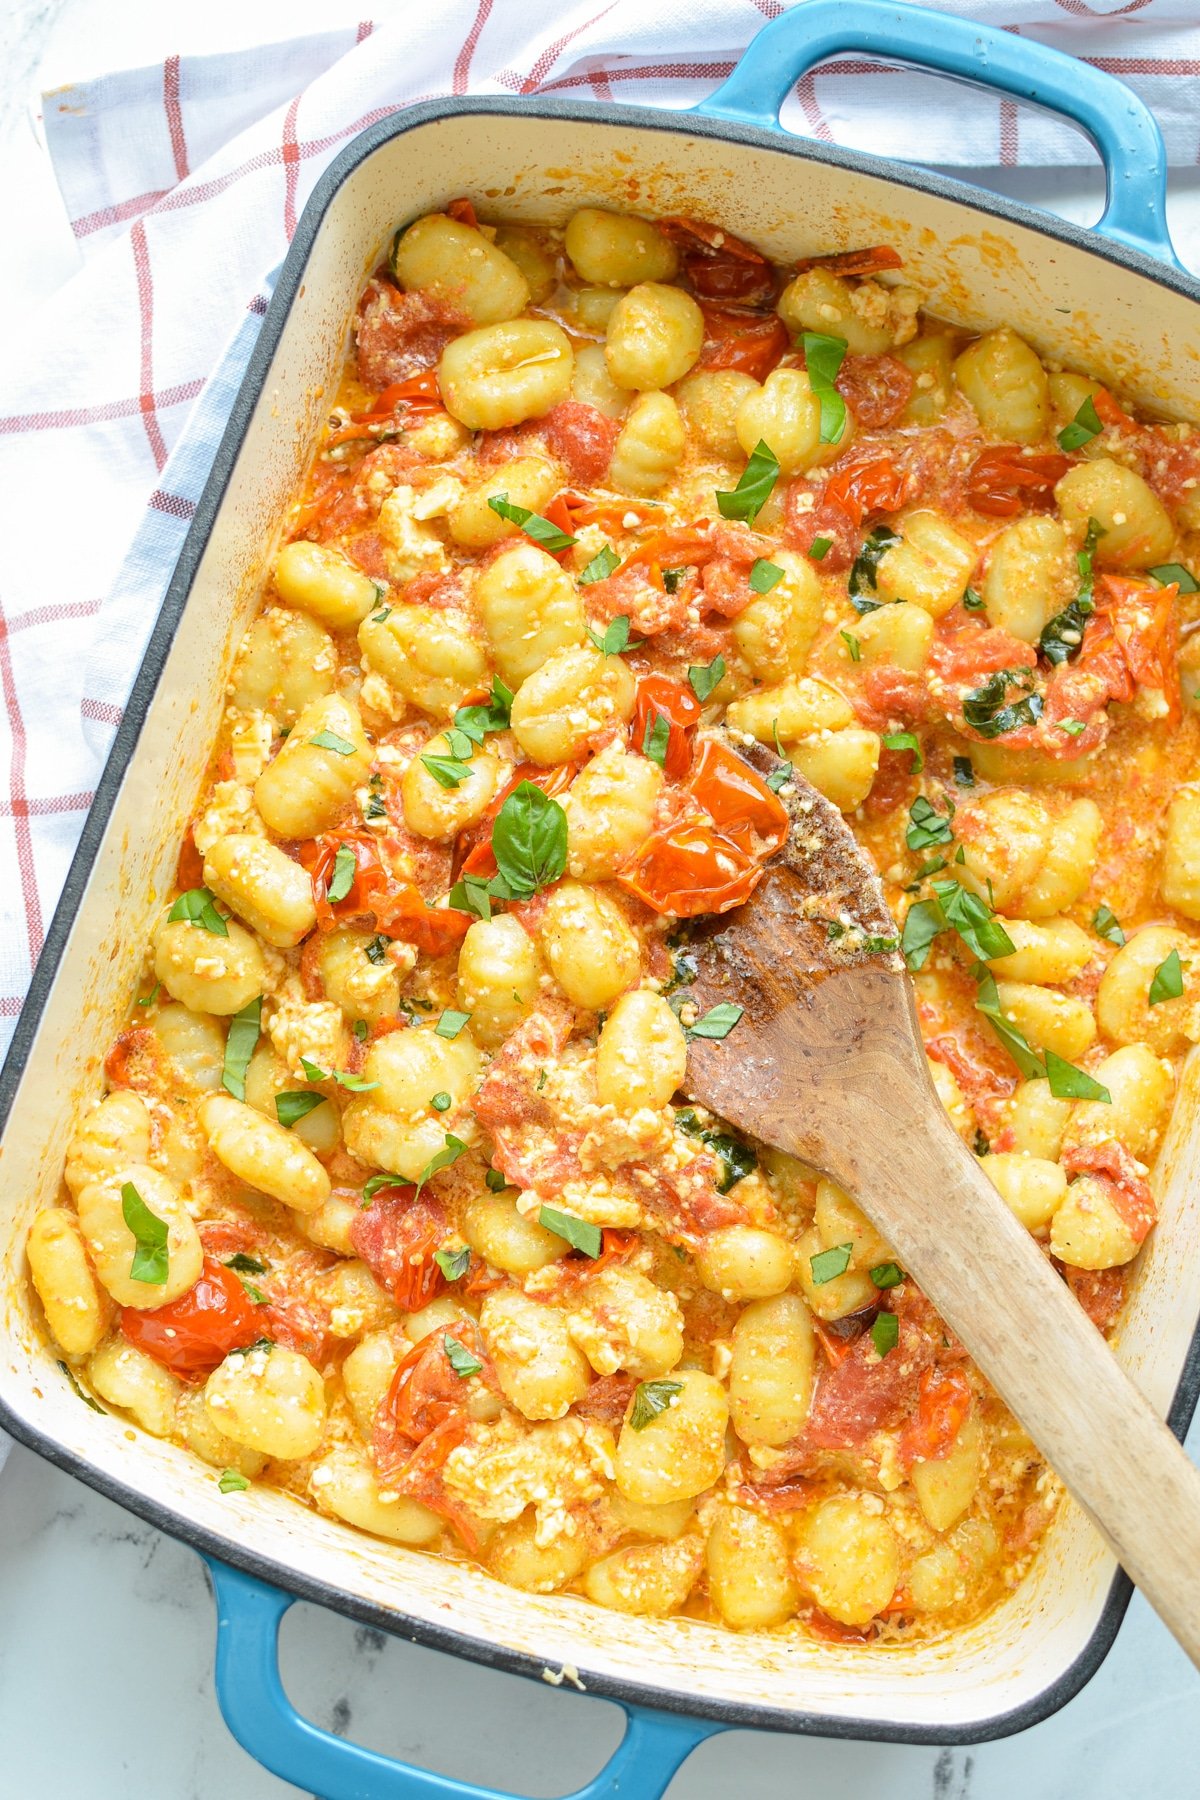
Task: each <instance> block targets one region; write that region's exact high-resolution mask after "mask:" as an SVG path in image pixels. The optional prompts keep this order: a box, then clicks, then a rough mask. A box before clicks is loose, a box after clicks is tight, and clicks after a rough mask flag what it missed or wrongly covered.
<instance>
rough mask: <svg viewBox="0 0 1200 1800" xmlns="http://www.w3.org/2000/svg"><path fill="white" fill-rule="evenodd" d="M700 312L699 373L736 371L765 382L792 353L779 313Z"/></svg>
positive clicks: (714, 309) (710, 309) (706, 308)
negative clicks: (701, 324)
mask: <svg viewBox="0 0 1200 1800" xmlns="http://www.w3.org/2000/svg"><path fill="white" fill-rule="evenodd" d="M700 310H701V312H702V313H703V314H704V348H703V350H701V352H700V361H699V364H698V365H697V366H698V367H699V368H701V369H738V370H740V371H741V373H742V374H743V375H752V376H753V377H754V379H755V381H765V380H766V378H767V376H768V375H769V374H770V373H771V370H772V369H773V368H774V367H775V365H776V364H777V363H778V362H779V360H780V358H781V357H784V356H786V355H787V353H788V351H789V350H790V349H791V346H792V340H791V338H790V337H789V335H788V328H787V326H786V325H785V324H784V322H783V320H782V319H781V318H780V317H779V314H778V313H762V312H752V311H751V310H750V309H749V308H746V307H724V306H702V307H701V309H700Z"/></svg>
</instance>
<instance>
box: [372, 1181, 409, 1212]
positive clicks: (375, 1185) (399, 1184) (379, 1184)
mask: <svg viewBox="0 0 1200 1800" xmlns="http://www.w3.org/2000/svg"><path fill="white" fill-rule="evenodd" d="M411 1186H412V1183H411V1182H409V1181H405V1179H404V1177H403V1175H372V1176H371V1178H370V1180H369V1181H368V1182H367V1183H366V1184H365V1186H364V1187H363V1191H362V1197H363V1205H364V1206H366V1205H367V1203H368V1201H371V1200H373V1199H374V1198H375V1196H376V1194H378V1193H379V1192H380V1190H381V1189H382V1188H403V1187H411Z"/></svg>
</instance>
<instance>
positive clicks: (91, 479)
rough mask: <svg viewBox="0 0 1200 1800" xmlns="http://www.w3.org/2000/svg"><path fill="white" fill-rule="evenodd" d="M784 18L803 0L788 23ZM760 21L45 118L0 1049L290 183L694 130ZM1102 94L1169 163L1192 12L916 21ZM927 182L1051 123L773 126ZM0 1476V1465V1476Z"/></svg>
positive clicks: (531, 44) (4, 788)
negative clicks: (561, 101) (435, 138)
mask: <svg viewBox="0 0 1200 1800" xmlns="http://www.w3.org/2000/svg"><path fill="white" fill-rule="evenodd" d="M800 3H801V4H802V3H803V0H800ZM784 10H785V8H784V6H783V5H782V4H781V0H658V3H656V4H654V5H648V4H646V0H608V4H604V3H603V0H571V3H569V4H565V5H564V4H562V3H561V0H558V3H555V0H540V3H539V0H431V3H429V4H426V5H424V6H420V7H418V6H414V5H413V4H412V3H411V0H397V4H395V5H394V7H393V8H392V9H391V16H390V17H388V16H385V17H383V18H382V19H381V20H379V21H378V22H371V21H364V22H363V23H361V24H359V25H358V26H357V27H351V28H348V29H340V30H331V31H325V32H321V33H319V34H310V35H308V36H305V37H303V38H297V39H294V40H292V41H290V42H287V43H282V44H270V45H265V46H262V47H261V48H259V49H257V50H252V51H246V50H244V49H239V50H238V51H236V52H231V53H229V54H215V55H213V54H210V55H205V56H188V55H187V54H184V53H181V54H179V55H175V56H170V57H168V58H167V59H166V60H165V61H164V62H162V63H158V64H155V65H153V66H150V67H146V68H140V69H132V70H124V71H121V72H119V73H113V74H108V75H103V76H100V77H98V78H96V79H94V80H87V81H82V82H78V83H75V84H72V85H70V86H68V87H65V88H60V89H58V90H56V91H55V92H53V93H51V94H47V95H45V96H44V97H43V107H42V117H43V123H44V130H45V140H46V146H47V151H48V153H49V155H50V157H51V159H52V162H53V166H54V170H55V174H56V177H57V180H58V183H59V187H60V189H61V192H62V196H63V200H64V203H65V205H66V209H67V213H68V216H69V218H70V222H71V227H72V230H73V233H74V236H75V239H76V242H77V244H78V247H79V251H80V257H81V267H80V269H79V271H78V273H77V274H76V275H75V276H74V277H73V278H72V279H71V280H69V281H68V282H66V283H65V284H64V286H63V287H62V288H61V289H60V290H59V291H58V292H57V293H56V294H55V295H54V296H53V297H52V298H51V299H50V301H49V302H48V303H46V304H45V305H44V306H42V307H41V309H40V310H39V313H38V315H37V316H36V317H35V318H34V319H33V320H32V321H31V322H30V329H29V331H28V334H27V336H26V338H25V341H23V343H22V344H21V346H20V352H19V358H17V359H16V360H18V361H19V367H18V368H17V369H16V370H15V372H11V373H10V374H9V375H8V377H7V379H6V380H5V382H4V384H3V389H2V390H0V492H3V494H4V495H5V499H6V502H7V510H8V521H9V523H8V529H7V530H6V531H5V532H4V533H3V534H2V535H0V696H2V699H3V708H2V710H0V1048H3V1045H4V1044H6V1043H7V1040H8V1038H9V1036H10V1035H11V1032H12V1028H13V1023H14V1021H15V1018H16V1015H17V1013H18V1012H19V1010H20V1006H21V1001H22V998H23V996H24V993H25V990H26V988H27V986H28V982H29V977H30V973H31V970H32V967H33V963H34V961H35V960H36V958H37V955H38V952H39V950H40V948H41V945H42V941H43V938H44V934H45V930H46V925H47V921H48V919H49V917H50V915H51V913H52V911H53V908H54V905H55V902H56V899H57V896H58V894H59V891H60V889H61V886H62V883H63V879H64V877H65V875H66V871H67V867H68V864H69V862H70V858H71V854H72V852H73V850H74V847H75V844H76V841H77V839H78V835H79V831H80V828H81V825H82V823H83V818H84V815H85V813H86V810H87V807H88V804H89V802H90V799H91V792H92V789H93V787H94V785H95V782H96V778H97V775H98V773H99V770H100V768H101V766H102V764H103V761H104V758H105V756H106V755H107V752H108V749H109V747H110V744H111V741H112V736H113V733H114V731H115V729H116V727H117V725H118V724H119V722H120V719H121V715H122V708H123V706H124V704H125V700H126V697H127V694H128V691H129V687H130V683H131V681H132V679H133V676H134V673H135V672H136V670H137V667H138V664H139V662H140V660H141V656H142V652H143V648H144V645H145V642H146V638H147V635H148V633H149V631H150V628H151V626H152V625H153V622H154V619H155V616H156V614H157V611H158V607H159V604H160V602H161V598H162V594H163V591H164V589H165V586H166V584H167V581H168V579H169V577H170V574H171V571H172V568H173V566H174V563H175V559H176V556H177V555H178V552H179V548H180V545H181V543H182V541H183V538H184V535H185V533H186V531H187V527H188V523H189V520H190V518H191V516H192V513H193V511H194V509H195V504H196V500H197V498H198V496H199V493H200V491H201V488H202V486H203V483H204V479H205V476H206V474H207V472H208V468H209V465H210V463H211V459H212V455H213V451H214V449H215V447H216V445H217V443H218V441H219V439H220V435H221V431H222V428H223V425H224V422H225V418H226V415H227V412H228V409H229V406H230V403H231V401H232V398H233V395H234V393H235V392H236V389H237V384H238V381H239V379H240V377H241V373H242V370H243V369H244V367H245V362H246V359H247V357H248V355H249V353H250V349H251V347H252V345H253V342H254V339H255V337H256V335H257V331H258V328H259V325H260V322H261V319H262V316H263V313H264V312H265V310H266V305H267V301H268V298H269V292H270V284H271V275H270V272H271V271H272V270H274V269H276V268H277V267H278V265H279V263H280V261H281V260H282V257H283V255H284V253H285V251H286V249H287V245H288V242H289V240H290V239H291V236H292V233H293V232H294V230H295V227H296V220H297V217H298V215H299V213H300V211H301V210H302V208H303V206H304V203H305V200H306V199H307V197H308V195H309V193H310V191H311V189H312V187H313V184H314V183H315V182H316V180H317V179H318V177H319V176H320V174H321V172H322V170H323V169H324V168H325V166H326V165H327V163H328V162H329V161H330V159H331V158H332V157H333V156H335V155H336V154H337V152H338V151H339V150H341V149H342V148H343V147H344V145H345V144H346V143H347V142H348V141H349V140H350V139H351V138H352V137H353V136H354V134H355V133H356V132H358V131H361V130H362V129H363V128H364V127H365V126H367V125H368V124H370V123H371V122H372V121H373V120H376V119H379V118H381V117H383V116H385V115H386V114H388V113H390V112H392V111H394V110H396V109H397V108H399V107H402V106H404V105H406V104H410V103H412V102H414V101H417V100H424V99H431V98H434V97H437V96H439V95H447V94H463V93H467V92H480V93H493V94H534V93H546V94H556V95H560V96H569V97H571V98H574V99H579V100H584V101H589V102H593V103H595V104H596V105H597V106H600V107H603V106H605V105H606V104H608V103H610V102H612V101H615V100H621V101H630V102H642V103H651V104H654V105H656V106H661V107H664V108H680V107H686V106H689V105H692V104H693V103H694V102H696V101H697V100H699V99H701V98H702V97H703V96H704V95H705V94H707V93H709V92H710V91H711V90H712V89H713V88H714V87H715V86H716V85H717V84H718V83H719V82H720V81H722V80H723V79H724V78H725V76H726V75H727V74H728V73H729V71H730V69H731V68H732V66H733V64H734V63H735V62H736V60H737V58H738V56H739V54H740V53H741V51H742V50H743V49H744V47H745V45H746V44H747V42H748V41H749V39H750V38H751V37H752V36H753V35H754V33H755V32H756V31H757V30H759V29H760V28H761V26H762V25H763V24H764V23H765V22H766V21H767V20H769V19H772V18H774V17H776V16H777V15H778V14H779V13H781V12H782V11H784ZM939 10H941V11H943V12H946V13H951V14H955V15H957V16H960V17H968V18H973V19H978V20H983V21H987V22H988V23H990V24H994V25H999V26H1002V27H1004V28H1006V29H1009V30H1012V31H1015V32H1018V33H1021V34H1025V35H1028V36H1030V37H1033V38H1037V39H1039V40H1041V41H1043V42H1045V43H1049V44H1053V45H1055V46H1056V47H1058V48H1061V49H1064V50H1067V51H1070V52H1071V53H1072V54H1074V55H1076V56H1080V57H1083V58H1085V59H1086V60H1088V61H1091V62H1093V63H1094V64H1096V65H1097V66H1098V67H1100V68H1103V69H1107V70H1110V71H1111V72H1112V73H1114V74H1118V75H1120V76H1122V77H1123V78H1124V79H1126V80H1127V81H1129V82H1130V84H1131V85H1132V86H1133V87H1134V88H1136V89H1137V91H1138V92H1139V93H1141V95H1142V96H1143V98H1144V99H1145V100H1146V101H1147V102H1148V103H1149V104H1150V105H1151V106H1152V108H1153V109H1154V111H1155V112H1156V113H1157V115H1158V118H1159V120H1160V122H1161V123H1162V126H1163V129H1164V132H1165V135H1166V139H1167V143H1168V147H1169V151H1170V155H1171V158H1172V161H1173V162H1174V163H1177V164H1180V165H1189V166H1191V165H1194V164H1195V163H1196V161H1197V147H1198V140H1200V116H1198V115H1197V112H1196V109H1195V106H1194V103H1193V97H1194V91H1195V78H1196V75H1197V73H1200V18H1198V16H1197V8H1196V6H1195V5H1194V0H941V4H940V7H939ZM918 114H919V116H920V119H921V137H920V142H921V151H922V156H923V158H924V159H925V160H927V161H929V162H935V163H937V162H940V163H946V164H958V165H966V166H983V165H999V166H1003V165H1005V164H1015V163H1029V164H1041V165H1046V164H1053V163H1075V162H1082V161H1086V160H1087V159H1088V158H1089V157H1090V156H1091V155H1092V152H1091V150H1090V148H1089V147H1088V146H1087V145H1086V144H1085V141H1084V140H1083V139H1082V138H1081V137H1080V136H1079V134H1078V133H1076V132H1074V131H1073V130H1071V129H1069V128H1068V127H1066V126H1064V125H1062V124H1060V123H1059V122H1057V121H1055V120H1053V119H1051V118H1049V117H1046V116H1043V115H1041V114H1036V113H1032V112H1028V111H1023V110H1019V109H1018V108H1017V107H1016V106H1015V105H1013V104H1012V103H1011V102H1009V101H1006V100H1000V99H995V98H991V97H989V96H987V95H984V94H982V93H980V92H979V91H977V90H974V89H970V90H968V89H963V88H955V87H953V86H951V85H948V84H947V83H945V82H940V81H937V80H934V79H933V78H931V77H928V76H922V75H919V74H917V73H914V72H913V71H911V70H907V69H903V68H899V67H894V66H889V65H884V64H878V63H873V62H870V61H867V60H865V59H863V58H860V57H854V56H850V57H843V58H839V59H837V60H835V61H833V62H831V63H829V64H827V65H825V66H824V67H823V68H822V69H821V70H819V71H817V72H816V73H815V74H812V75H809V76H806V77H805V78H804V80H803V81H801V82H799V83H798V84H797V87H796V89H795V91H794V93H793V94H792V96H791V98H790V99H789V102H788V106H787V109H786V111H785V115H784V119H785V123H786V124H787V125H789V126H790V128H791V129H793V130H795V131H797V132H801V133H804V134H806V135H808V136H812V137H817V138H822V139H825V140H826V141H832V142H835V143H839V144H852V145H854V146H855V147H857V148H860V149H865V150H872V151H876V152H880V153H882V154H885V155H887V154H894V153H895V151H896V149H897V148H898V147H899V146H905V147H908V146H910V145H911V144H912V142H913V132H912V121H913V119H914V117H916V116H918ZM2 1457H3V1449H2V1448H0V1460H2Z"/></svg>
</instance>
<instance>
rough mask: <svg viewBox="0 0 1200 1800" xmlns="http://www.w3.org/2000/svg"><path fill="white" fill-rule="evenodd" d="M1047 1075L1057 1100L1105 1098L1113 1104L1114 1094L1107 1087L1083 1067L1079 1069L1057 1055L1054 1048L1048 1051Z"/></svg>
mask: <svg viewBox="0 0 1200 1800" xmlns="http://www.w3.org/2000/svg"><path fill="white" fill-rule="evenodd" d="M1046 1076H1047V1079H1048V1080H1049V1083H1050V1092H1051V1093H1052V1094H1053V1095H1054V1098H1055V1099H1056V1100H1103V1101H1104V1102H1105V1104H1106V1105H1108V1106H1111V1105H1112V1095H1111V1094H1110V1093H1109V1091H1108V1089H1107V1088H1106V1087H1102V1086H1101V1084H1100V1083H1099V1082H1098V1081H1093V1079H1092V1077H1091V1076H1090V1075H1089V1074H1087V1072H1086V1071H1085V1070H1083V1069H1077V1068H1076V1067H1075V1064H1074V1063H1069V1062H1067V1061H1066V1060H1065V1059H1064V1058H1063V1057H1061V1056H1056V1055H1055V1054H1054V1051H1053V1050H1047V1051H1046Z"/></svg>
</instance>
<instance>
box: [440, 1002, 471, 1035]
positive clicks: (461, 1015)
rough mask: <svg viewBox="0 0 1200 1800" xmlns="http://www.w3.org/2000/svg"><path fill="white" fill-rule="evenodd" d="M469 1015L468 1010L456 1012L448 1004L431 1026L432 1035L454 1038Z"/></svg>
mask: <svg viewBox="0 0 1200 1800" xmlns="http://www.w3.org/2000/svg"><path fill="white" fill-rule="evenodd" d="M470 1017H471V1015H470V1013H469V1012H456V1011H455V1010H454V1008H453V1007H452V1006H448V1007H447V1008H446V1010H445V1012H444V1013H443V1014H442V1016H441V1018H440V1019H439V1020H438V1022H437V1024H436V1025H435V1026H434V1028H433V1035H434V1037H440V1038H450V1039H454V1038H456V1037H457V1036H458V1034H459V1032H460V1031H461V1030H462V1028H463V1026H464V1025H465V1024H466V1023H467V1020H468V1019H469V1018H470Z"/></svg>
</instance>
